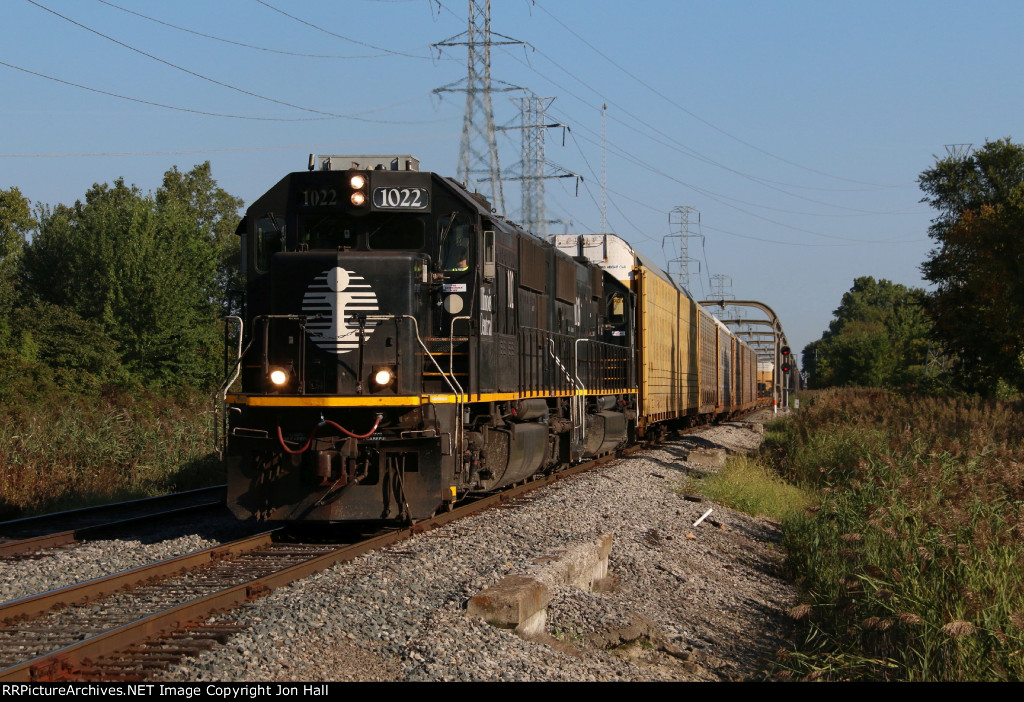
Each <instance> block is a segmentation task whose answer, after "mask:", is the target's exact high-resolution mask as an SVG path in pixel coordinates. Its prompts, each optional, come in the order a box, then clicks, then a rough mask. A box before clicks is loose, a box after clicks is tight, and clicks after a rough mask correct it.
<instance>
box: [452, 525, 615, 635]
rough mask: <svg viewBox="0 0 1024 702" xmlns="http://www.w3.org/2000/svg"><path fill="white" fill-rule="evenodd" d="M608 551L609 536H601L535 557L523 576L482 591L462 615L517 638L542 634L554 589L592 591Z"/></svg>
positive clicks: (604, 567)
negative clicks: (567, 587) (511, 632)
mask: <svg viewBox="0 0 1024 702" xmlns="http://www.w3.org/2000/svg"><path fill="white" fill-rule="evenodd" d="M611 550H612V535H611V534H603V535H601V536H600V537H599V538H598V539H597V540H596V541H592V542H589V543H582V544H576V545H574V546H569V547H568V548H566V549H564V550H563V551H559V552H557V553H555V554H552V555H550V556H544V557H542V558H538V559H537V560H536V561H534V566H533V567H531V568H530V569H529V570H528V572H527V573H525V574H518V573H516V574H512V575H508V576H506V577H505V578H503V579H502V580H501V582H499V583H497V584H495V585H492V586H490V587H487V588H484V589H483V590H482V591H481V592H480V593H479V594H477V595H476V596H475V597H473V598H472V599H471V600H470V601H469V604H468V605H467V606H466V613H467V614H468V615H469V616H472V617H483V619H485V620H486V621H488V622H490V623H491V624H494V625H495V626H500V627H502V628H505V629H515V631H516V633H517V634H519V635H520V636H535V635H537V634H540V633H543V631H544V626H545V624H546V623H547V609H546V607H547V605H548V603H549V602H550V601H551V597H552V593H553V591H554V589H555V588H556V587H557V586H559V585H575V586H576V587H582V588H586V589H588V590H589V589H592V588H593V584H594V582H595V581H597V580H600V579H602V578H605V577H607V575H608V554H610V553H611Z"/></svg>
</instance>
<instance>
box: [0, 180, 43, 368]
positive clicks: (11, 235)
mask: <svg viewBox="0 0 1024 702" xmlns="http://www.w3.org/2000/svg"><path fill="white" fill-rule="evenodd" d="M35 226H36V221H35V219H34V218H33V217H32V210H31V208H30V207H29V202H28V200H27V199H25V198H24V197H23V196H22V194H21V191H19V190H18V189H17V188H13V187H12V188H9V189H8V190H0V348H2V347H4V346H6V345H7V344H8V343H10V341H11V339H10V323H11V320H10V315H11V311H12V310H13V309H14V306H15V302H16V300H17V297H18V281H17V278H18V269H19V266H20V264H21V253H22V250H23V248H24V246H25V237H26V236H27V235H28V233H29V232H30V231H32V230H33V229H34V228H35Z"/></svg>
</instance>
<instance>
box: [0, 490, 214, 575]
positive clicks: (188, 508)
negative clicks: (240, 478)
mask: <svg viewBox="0 0 1024 702" xmlns="http://www.w3.org/2000/svg"><path fill="white" fill-rule="evenodd" d="M224 494H225V486H224V485H216V486H213V487H209V488H200V489H198V490H189V491H187V492H180V493H174V494H170V495H160V496H158V497H148V498H144V499H141V500H131V501H129V502H118V503H114V504H110V505H99V506H96V507H85V508H82V509H76V510H69V511H66V512H56V513H52V514H43V515H39V516H36V517H26V518H24V519H15V520H11V521H7V522H0V558H2V557H7V556H15V555H19V554H23V553H31V552H33V551H38V550H40V549H44V548H54V547H57V546H64V545H67V544H72V543H75V542H77V541H83V540H86V539H91V538H98V537H99V536H100V535H103V534H106V533H110V532H112V531H116V530H120V529H125V528H130V527H133V526H137V525H140V524H147V523H151V522H153V521H154V520H164V519H169V518H172V517H175V516H181V515H183V514H187V513H189V512H192V511H195V510H204V509H210V508H213V507H216V506H217V505H222V504H224Z"/></svg>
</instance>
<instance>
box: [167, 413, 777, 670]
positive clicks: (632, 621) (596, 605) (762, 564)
mask: <svg viewBox="0 0 1024 702" xmlns="http://www.w3.org/2000/svg"><path fill="white" fill-rule="evenodd" d="M749 421H756V418H751V420H748V421H744V422H732V423H727V424H723V425H719V426H715V427H707V428H705V429H703V430H702V431H701V432H699V433H698V434H697V435H691V436H687V437H679V438H676V439H674V440H671V441H669V442H667V443H666V444H664V445H662V446H661V447H659V448H658V449H656V450H653V451H649V452H644V453H643V455H642V456H641V455H635V456H632V457H629V458H624V459H621V460H619V461H617V462H616V463H615V464H614V465H612V466H609V467H606V468H603V469H600V470H598V471H593V472H591V473H588V474H586V475H584V476H582V477H580V478H578V479H574V480H569V481H565V482H563V483H560V484H558V485H556V486H554V487H553V488H549V489H546V490H542V491H540V492H539V493H534V494H533V495H532V496H530V497H528V498H526V499H524V500H521V501H518V502H516V503H513V504H512V505H511V506H508V507H505V508H498V509H492V510H490V511H488V512H486V513H483V514H481V515H478V516H475V517H472V518H469V519H465V520H462V521H460V522H458V523H456V524H453V525H450V526H448V527H445V528H442V529H438V530H436V531H432V532H429V533H427V534H424V535H420V536H418V537H415V538H413V539H412V540H410V541H406V542H403V543H402V544H399V545H398V546H396V547H393V548H390V549H386V550H384V551H380V552H377V553H373V554H369V555H367V556H364V557H362V558H359V559H357V560H356V561H354V562H352V563H348V564H342V565H338V566H336V567H334V568H332V569H330V570H328V571H325V572H323V573H320V574H318V575H315V576H313V577H310V578H307V579H305V580H303V581H301V582H298V583H295V584H293V585H291V586H289V587H287V588H284V589H282V590H278V591H277V592H275V593H272V594H271V595H269V596H267V597H264V598H261V599H260V600H257V601H256V602H253V603H252V604H250V605H249V606H247V607H245V608H244V609H242V610H238V611H236V612H231V613H226V614H224V615H221V616H219V617H217V618H215V620H216V621H223V622H243V623H246V624H247V625H248V628H247V629H246V630H245V631H243V632H241V633H239V634H236V635H235V636H234V637H233V638H232V639H231V641H230V642H229V644H228V645H226V646H224V647H219V648H217V649H214V650H210V651H207V652H205V653H203V654H202V655H201V656H200V657H198V658H195V659H189V660H187V661H185V662H184V664H182V665H179V666H176V667H174V668H172V669H170V670H168V671H166V672H165V673H164V674H163V679H164V680H167V681H193V680H196V681H198V680H216V681H320V680H324V681H342V680H361V681H393V680H430V681H439V680H473V681H498V680H510V681H546V680H555V681H606V680H619V681H624V680H628V681H718V680H750V679H757V678H758V677H759V675H760V674H759V670H760V669H761V666H762V665H763V663H764V661H766V660H770V659H771V658H772V657H773V651H774V650H775V649H777V648H778V647H779V646H783V645H785V643H786V641H785V639H784V634H785V633H786V632H788V631H789V629H790V625H789V621H788V619H787V617H786V614H785V612H786V610H787V609H788V608H789V606H791V605H792V603H793V602H794V600H795V597H796V591H795V589H794V588H793V586H792V585H791V584H789V583H788V582H786V581H785V580H784V579H782V577H781V574H780V562H781V550H780V548H779V546H778V542H779V539H780V534H779V529H778V525H776V524H774V523H772V522H770V521H768V520H765V519H757V518H752V517H749V516H746V515H743V514H740V513H737V512H733V511H732V510H729V509H726V508H724V507H720V506H716V505H713V504H711V503H709V502H707V501H703V502H693V501H689V500H687V499H685V498H684V497H683V495H681V494H680V493H679V492H677V490H678V488H679V486H680V484H681V482H682V481H683V479H684V478H685V476H686V475H687V474H691V473H694V472H698V471H701V470H706V469H704V468H700V467H698V466H696V465H694V464H691V463H687V462H686V461H685V460H683V459H684V458H685V456H686V453H687V451H688V450H689V449H690V448H696V447H707V446H715V447H721V448H726V449H727V450H729V451H732V452H743V451H748V450H752V449H754V448H756V446H757V445H758V444H759V443H760V439H761V437H760V435H759V434H758V433H756V432H755V431H752V430H751V428H750V424H749V423H748V422H749ZM709 507H710V508H713V509H714V512H713V514H712V517H711V519H709V520H706V521H705V522H703V523H702V524H700V525H699V526H696V527H694V526H693V522H694V521H695V520H697V519H698V518H699V517H700V516H701V515H702V514H703V513H704V512H705V511H706V510H707V509H708V508H709ZM712 519H713V520H714V522H712V521H711V520H712ZM716 524H718V525H719V526H716ZM609 533H610V534H612V535H613V539H614V540H613V543H612V551H611V556H610V561H609V576H610V577H609V578H608V579H606V580H605V581H603V582H602V584H601V585H602V587H601V588H600V591H599V592H590V591H586V590H582V589H579V588H574V587H560V588H558V589H557V590H556V592H555V597H554V599H553V600H552V602H551V603H550V605H549V607H548V615H547V616H548V620H547V627H546V633H545V634H543V635H541V636H540V637H538V639H537V640H530V641H527V640H524V639H522V638H520V637H519V636H517V635H516V634H514V633H513V632H512V631H509V630H503V629H498V628H495V627H493V626H491V625H489V624H487V623H486V622H484V621H483V620H482V619H480V618H477V617H470V616H467V614H466V609H465V607H466V602H467V601H468V600H469V599H470V598H471V597H472V596H473V595H475V594H477V593H478V592H479V591H480V590H482V589H483V588H485V587H487V586H488V585H493V584H494V583H496V582H498V581H499V580H500V579H501V578H502V577H504V576H506V575H508V574H512V573H522V572H525V571H527V570H528V569H529V567H530V566H531V563H533V561H534V560H535V559H538V558H542V557H544V556H548V555H550V554H552V553H554V552H556V551H558V550H559V549H562V548H564V547H566V546H567V545H570V544H574V543H579V542H584V541H592V540H595V539H597V538H598V537H599V536H600V535H602V534H609Z"/></svg>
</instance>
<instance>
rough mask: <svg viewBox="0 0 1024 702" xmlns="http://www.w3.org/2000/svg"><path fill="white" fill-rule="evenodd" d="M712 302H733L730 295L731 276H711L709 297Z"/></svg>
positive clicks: (720, 274)
mask: <svg viewBox="0 0 1024 702" xmlns="http://www.w3.org/2000/svg"><path fill="white" fill-rule="evenodd" d="M710 299H712V300H735V299H736V296H735V295H733V294H732V276H728V275H725V274H724V273H716V274H715V275H713V276H711V297H710Z"/></svg>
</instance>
